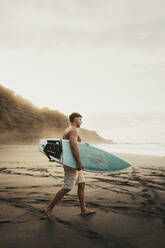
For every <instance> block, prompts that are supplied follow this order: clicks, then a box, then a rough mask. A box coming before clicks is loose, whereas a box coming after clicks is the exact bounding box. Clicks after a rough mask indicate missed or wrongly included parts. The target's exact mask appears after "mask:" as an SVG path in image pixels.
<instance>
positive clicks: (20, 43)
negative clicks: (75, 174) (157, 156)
mask: <svg viewBox="0 0 165 248" xmlns="http://www.w3.org/2000/svg"><path fill="white" fill-rule="evenodd" d="M0 37H1V38H0V84H2V85H4V86H5V87H7V88H10V89H13V90H14V91H15V92H16V93H18V94H21V95H22V96H23V97H25V98H28V99H29V100H30V101H31V102H32V103H34V104H35V105H37V106H39V107H44V106H47V107H49V108H51V109H57V110H60V111H61V112H63V113H65V114H67V115H68V114H69V113H71V112H73V111H78V112H80V113H82V114H83V116H84V122H83V126H82V127H84V128H88V129H93V130H97V131H98V132H99V134H101V135H102V136H104V137H105V138H110V139H113V140H114V141H118V142H150V141H153V142H159V141H160V142H165V129H164V126H165V97H164V95H165V1H164V0H83V1H82V0H59V1H56V0H47V1H45V0H26V1H25V0H0Z"/></svg>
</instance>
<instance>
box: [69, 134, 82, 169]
mask: <svg viewBox="0 0 165 248" xmlns="http://www.w3.org/2000/svg"><path fill="white" fill-rule="evenodd" d="M69 140H70V145H71V149H72V152H73V155H74V157H75V159H76V162H77V169H78V170H81V169H83V168H84V167H83V165H82V163H81V159H80V152H79V148H78V144H77V131H76V130H72V131H71V132H70V135H69Z"/></svg>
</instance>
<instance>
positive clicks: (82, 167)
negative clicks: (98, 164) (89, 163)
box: [77, 163, 84, 171]
mask: <svg viewBox="0 0 165 248" xmlns="http://www.w3.org/2000/svg"><path fill="white" fill-rule="evenodd" d="M83 169H84V166H83V165H82V163H77V170H78V171H80V170H83Z"/></svg>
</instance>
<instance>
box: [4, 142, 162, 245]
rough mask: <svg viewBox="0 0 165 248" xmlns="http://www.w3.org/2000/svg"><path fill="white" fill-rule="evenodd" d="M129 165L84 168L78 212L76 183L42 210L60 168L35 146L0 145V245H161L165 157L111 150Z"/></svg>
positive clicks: (51, 194)
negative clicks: (83, 208)
mask: <svg viewBox="0 0 165 248" xmlns="http://www.w3.org/2000/svg"><path fill="white" fill-rule="evenodd" d="M114 154H115V155H117V156H119V157H120V158H122V159H124V160H126V161H127V162H129V163H131V164H132V166H131V167H130V168H128V169H126V170H123V171H120V172H115V173H90V172H84V175H85V179H86V203H87V207H88V208H92V209H95V210H96V214H94V215H89V216H86V217H83V216H81V215H80V207H79V200H78V197H77V186H75V188H74V189H73V190H72V191H70V192H69V193H68V194H67V195H66V196H65V197H64V198H63V199H62V200H61V201H60V202H59V204H58V205H57V206H56V207H55V208H54V215H55V217H56V221H51V220H49V219H48V218H47V216H46V215H45V214H44V211H43V209H44V208H45V207H46V206H47V204H48V203H49V202H50V200H51V199H52V198H53V197H54V195H55V193H56V191H57V190H58V189H59V188H60V187H61V186H62V185H63V167H62V166H61V165H59V164H56V163H55V162H49V161H48V159H47V158H46V157H45V156H44V155H43V154H42V153H40V152H39V149H38V146H36V145H0V238H1V247H2V248H12V247H14V248H22V247H24V248H29V247H31V248H33V247H36V246H39V247H40V248H44V247H45V248H53V247H58V248H61V247H63V248H65V247H80V248H81V247H85V246H86V247H95V248H97V247H111V248H125V247H127V248H136V247H137V248H140V247H145V248H156V247H158V248H163V247H164V242H165V157H159V156H147V155H137V154H124V153H123V154H122V153H114Z"/></svg>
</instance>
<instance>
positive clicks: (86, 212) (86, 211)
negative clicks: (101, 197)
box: [81, 208, 96, 216]
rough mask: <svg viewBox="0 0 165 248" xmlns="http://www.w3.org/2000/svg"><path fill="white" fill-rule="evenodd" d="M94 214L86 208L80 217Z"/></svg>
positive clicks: (93, 211)
mask: <svg viewBox="0 0 165 248" xmlns="http://www.w3.org/2000/svg"><path fill="white" fill-rule="evenodd" d="M95 213H96V211H95V210H92V209H88V208H86V209H85V210H83V211H81V215H82V216H86V215H88V214H95Z"/></svg>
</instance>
